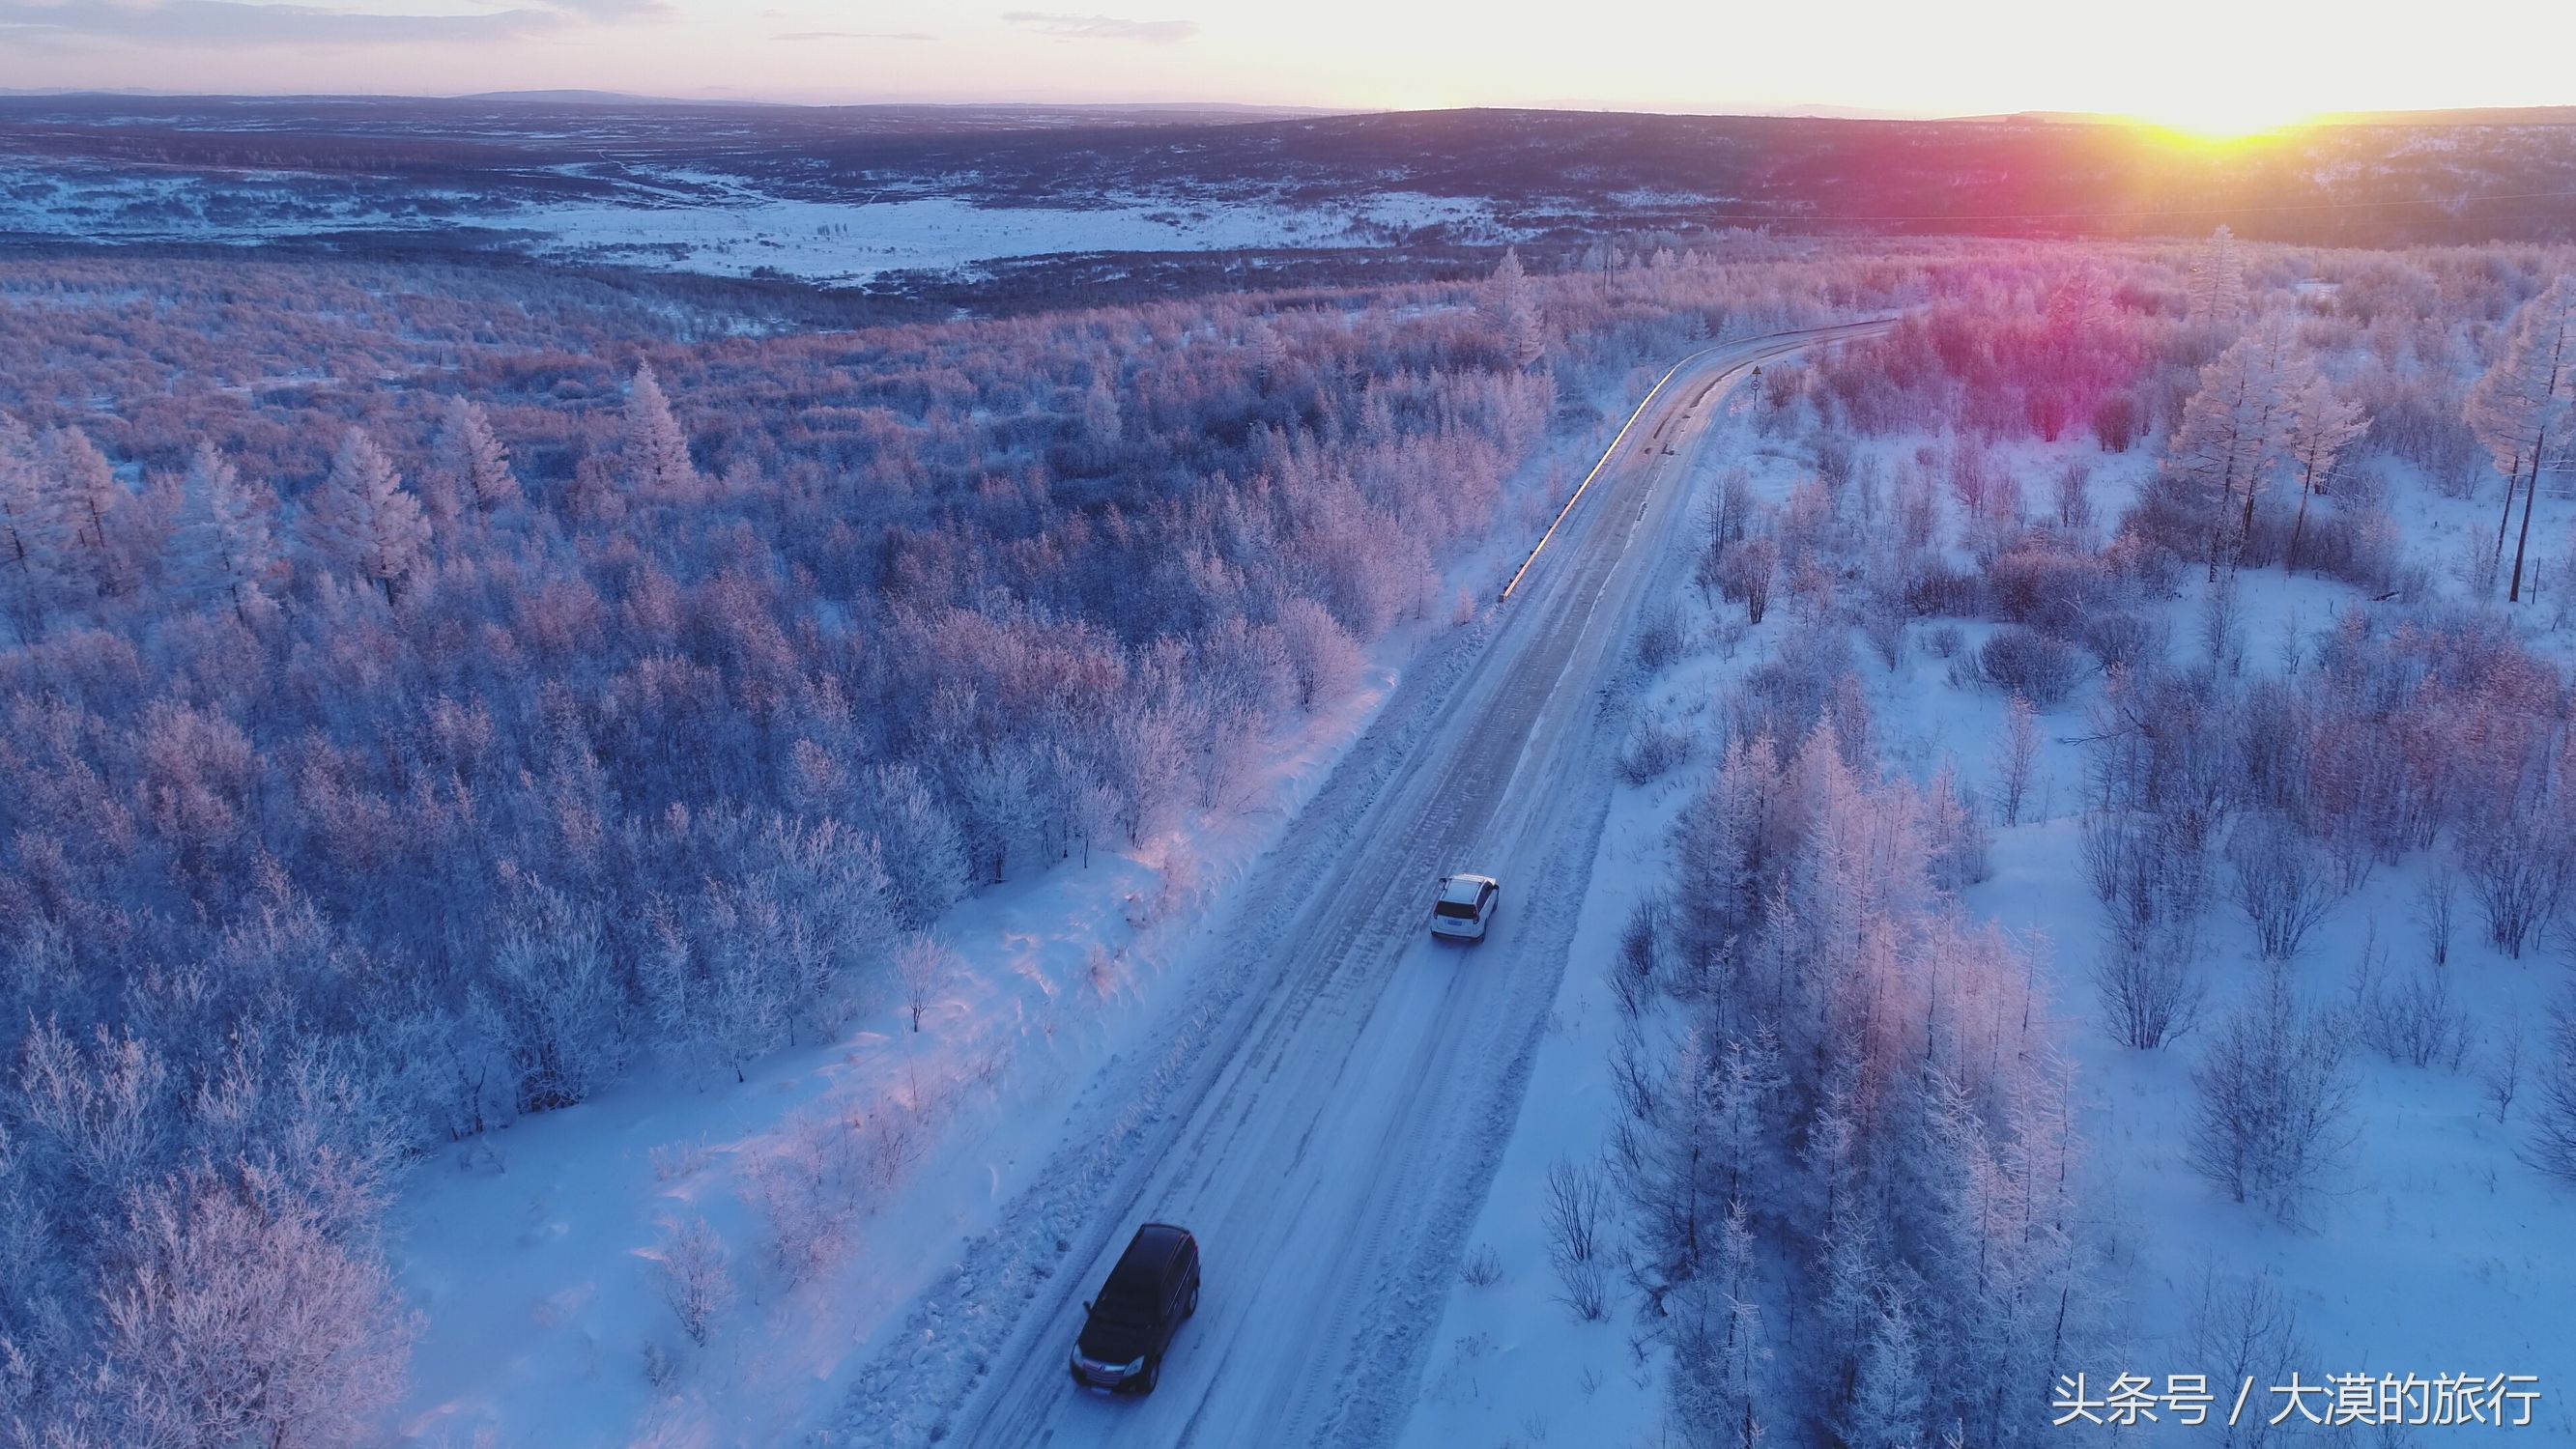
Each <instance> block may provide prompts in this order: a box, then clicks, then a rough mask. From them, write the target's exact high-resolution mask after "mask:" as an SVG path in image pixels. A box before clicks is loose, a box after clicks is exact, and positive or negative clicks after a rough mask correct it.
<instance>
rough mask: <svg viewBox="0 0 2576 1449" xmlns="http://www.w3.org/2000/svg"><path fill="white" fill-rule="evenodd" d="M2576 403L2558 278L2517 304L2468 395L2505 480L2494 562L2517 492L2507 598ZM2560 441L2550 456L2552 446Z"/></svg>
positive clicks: (2575, 311)
mask: <svg viewBox="0 0 2576 1449" xmlns="http://www.w3.org/2000/svg"><path fill="white" fill-rule="evenodd" d="M2571 400H2576V277H2564V276H2562V277H2560V278H2559V279H2558V280H2557V281H2555V282H2552V283H2550V285H2549V288H2548V290H2546V291H2544V292H2542V293H2541V294H2540V295H2539V296H2537V297H2534V298H2532V299H2531V300H2530V301H2529V302H2526V303H2524V304H2523V307H2522V310H2521V311H2519V312H2516V313H2515V314H2514V318H2513V324H2512V326H2511V328H2510V329H2509V330H2508V331H2507V332H2506V333H2505V343H2504V351H2503V353H2502V354H2501V355H2499V356H2498V357H2497V358H2496V360H2495V363H2494V365H2492V366H2490V367H2489V368H2488V369H2487V370H2486V372H2485V373H2484V374H2483V375H2482V376H2480V377H2479V378H2478V381H2477V384H2476V385H2475V386H2474V387H2472V388H2470V389H2469V399H2468V408H2467V414H2468V420H2469V426H2470V428H2471V429H2473V430H2474V431H2475V432H2476V433H2477V436H2478V441H2480V442H2482V443H2484V444H2485V445H2486V449H2487V456H2489V457H2491V458H2493V459H2494V460H2495V465H2496V471H2497V472H2499V473H2502V474H2504V478H2505V488H2504V509H2503V511H2502V512H2501V513H2499V514H2498V515H2497V517H2496V542H2495V556H2496V558H2497V560H2498V561H2499V563H2501V561H2502V560H2503V557H2504V537H2505V533H2506V531H2507V529H2508V527H2509V526H2510V525H2511V524H2512V522H2513V498H2514V493H2515V491H2516V490H2517V489H2519V490H2520V491H2521V492H2522V532H2521V534H2520V536H2519V537H2520V541H2519V542H2518V543H2517V544H2516V545H2515V546H2514V551H2513V581H2512V584H2511V586H2510V587H2509V588H2508V589H2507V590H2506V593H2505V600H2506V602H2508V603H2518V602H2520V601H2521V599H2522V575H2523V567H2524V565H2525V563H2526V562H2527V559H2526V555H2527V553H2528V552H2529V550H2530V546H2531V515H2532V510H2533V507H2534V505H2535V504H2537V503H2538V501H2539V496H2540V475H2541V472H2542V471H2543V470H2544V469H2545V468H2550V467H2563V466H2565V460H2566V447H2565V442H2564V440H2563V435H2564V434H2565V432H2566V430H2567V426H2568V424H2567V414H2568V408H2569V404H2570V402H2571ZM2553 437H2556V438H2560V439H2561V442H2560V445H2559V447H2560V451H2559V453H2558V454H2557V455H2556V456H2554V457H2553V455H2552V454H2551V453H2550V451H2549V445H2550V440H2551V439H2552V438H2553Z"/></svg>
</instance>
